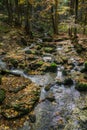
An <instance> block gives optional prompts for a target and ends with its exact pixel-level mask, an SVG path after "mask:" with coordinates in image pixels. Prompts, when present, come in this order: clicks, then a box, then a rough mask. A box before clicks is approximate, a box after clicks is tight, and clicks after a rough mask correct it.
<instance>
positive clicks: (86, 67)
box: [84, 61, 87, 70]
mask: <svg viewBox="0 0 87 130" xmlns="http://www.w3.org/2000/svg"><path fill="white" fill-rule="evenodd" d="M84 65H85V70H87V61H86V62H85V63H84Z"/></svg>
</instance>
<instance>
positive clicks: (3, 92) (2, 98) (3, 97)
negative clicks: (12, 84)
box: [0, 89, 5, 103]
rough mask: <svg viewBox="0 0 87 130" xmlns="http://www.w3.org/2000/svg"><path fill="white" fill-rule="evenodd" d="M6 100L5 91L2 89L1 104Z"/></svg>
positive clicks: (0, 90)
mask: <svg viewBox="0 0 87 130" xmlns="http://www.w3.org/2000/svg"><path fill="white" fill-rule="evenodd" d="M4 99H5V90H4V89H0V103H2V102H3V100H4Z"/></svg>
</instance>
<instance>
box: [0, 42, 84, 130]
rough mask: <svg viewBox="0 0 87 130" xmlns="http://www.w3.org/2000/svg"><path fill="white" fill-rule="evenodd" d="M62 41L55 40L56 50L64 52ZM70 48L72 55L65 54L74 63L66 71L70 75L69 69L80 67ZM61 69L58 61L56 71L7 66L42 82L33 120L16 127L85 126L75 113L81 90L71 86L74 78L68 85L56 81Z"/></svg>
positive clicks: (54, 129)
mask: <svg viewBox="0 0 87 130" xmlns="http://www.w3.org/2000/svg"><path fill="white" fill-rule="evenodd" d="M63 44H64V46H63ZM66 45H67V41H66V42H65V43H61V44H60V45H59V44H58V46H57V51H58V54H63V55H66V53H65V52H64V50H65V48H66ZM64 47H65V48H64ZM71 48H72V52H73V53H74V54H73V55H72V56H71V55H70V56H69V55H68V58H69V61H70V62H72V63H73V64H74V68H73V69H72V70H71V72H70V73H71V74H72V75H73V71H80V67H78V62H77V59H76V56H74V55H76V52H75V51H74V50H73V47H72V45H71ZM28 49H29V48H28ZM43 59H44V61H45V62H47V61H49V62H50V61H51V60H52V57H51V56H44V57H43ZM0 66H4V67H5V64H4V63H3V62H2V61H0ZM76 68H77V69H76ZM63 70H64V67H63V66H62V65H58V68H57V72H56V74H52V73H46V74H45V75H27V74H25V73H24V72H23V71H22V70H11V73H13V74H18V75H21V76H24V77H25V78H28V79H31V80H32V82H34V83H36V84H38V85H41V86H42V89H41V94H40V102H39V103H38V104H37V106H36V107H35V109H34V113H35V115H36V122H35V123H30V122H29V121H25V123H24V126H23V128H21V129H19V130H87V127H86V126H85V128H83V127H81V126H80V124H79V118H80V116H78V110H79V109H78V106H79V107H81V106H82V105H83V106H84V102H83V99H85V97H84V94H80V93H79V92H78V91H77V90H76V89H75V82H74V83H73V85H72V86H65V85H63V84H61V85H59V84H57V83H56V80H64V78H65V77H64V76H63V75H62V71H63ZM47 85H50V86H51V87H50V90H49V91H46V90H45V87H46V86H47ZM49 97H50V98H53V100H50V98H49Z"/></svg>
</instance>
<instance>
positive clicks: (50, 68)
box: [45, 62, 57, 72]
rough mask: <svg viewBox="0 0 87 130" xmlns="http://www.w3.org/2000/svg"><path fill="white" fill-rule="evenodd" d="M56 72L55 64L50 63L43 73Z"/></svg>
mask: <svg viewBox="0 0 87 130" xmlns="http://www.w3.org/2000/svg"><path fill="white" fill-rule="evenodd" d="M56 71H57V64H56V63H54V62H53V63H51V64H50V66H47V67H46V69H45V72H56Z"/></svg>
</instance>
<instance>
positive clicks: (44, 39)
mask: <svg viewBox="0 0 87 130" xmlns="http://www.w3.org/2000/svg"><path fill="white" fill-rule="evenodd" d="M42 40H43V42H52V41H53V39H52V37H44V38H43V39H42Z"/></svg>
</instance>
